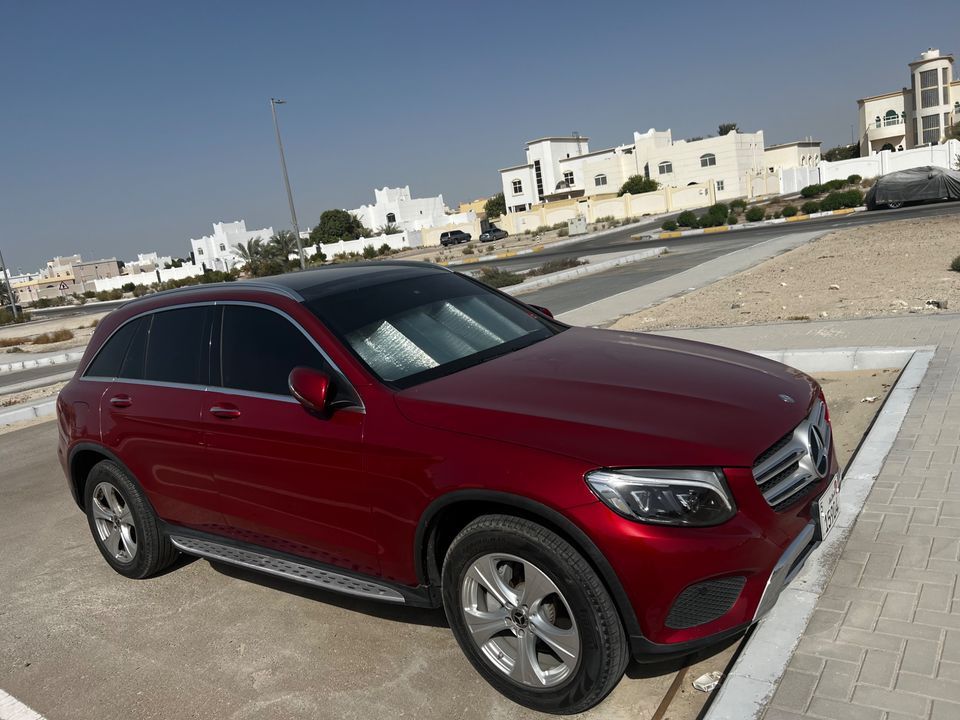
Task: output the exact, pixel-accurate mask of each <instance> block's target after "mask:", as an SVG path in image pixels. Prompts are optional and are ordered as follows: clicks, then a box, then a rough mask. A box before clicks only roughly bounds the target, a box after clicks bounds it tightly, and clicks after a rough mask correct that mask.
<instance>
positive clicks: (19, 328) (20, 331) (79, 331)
mask: <svg viewBox="0 0 960 720" xmlns="http://www.w3.org/2000/svg"><path fill="white" fill-rule="evenodd" d="M97 319H98V316H96V315H85V316H81V317H71V318H62V319H61V318H58V319H55V320H42V321H39V322H30V323H25V324H23V325H4V326H3V327H2V328H0V340H4V341H9V340H22V342H19V343H18V344H17V345H14V346H13V347H0V358H2V360H0V362H14V361H16V360H17V359H19V358H18V357H17V356H18V355H23V354H25V353H49V352H56V351H57V350H73V349H76V348H78V347H85V346H86V344H87V342H89V340H90V336H91V335H93V331H94V329H95V328H94V327H92V326H93V323H94V322H96V321H97ZM55 330H69V331H70V332H72V333H73V339H72V340H64V341H63V342H56V343H47V344H45V345H34V344H33V343H32V342H31V341H32V340H33V338H35V337H37V335H42V334H43V333H48V332H53V331H55ZM15 348H20V350H19V351H17V350H16V349H15Z"/></svg>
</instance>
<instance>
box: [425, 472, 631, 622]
mask: <svg viewBox="0 0 960 720" xmlns="http://www.w3.org/2000/svg"><path fill="white" fill-rule="evenodd" d="M494 514H495V515H512V516H514V517H520V518H525V519H527V520H531V521H533V522H536V523H539V524H541V525H543V526H544V527H546V528H548V529H549V530H552V531H553V532H555V533H556V534H557V535H559V536H560V537H562V538H563V539H564V540H566V541H567V542H568V543H570V544H571V545H572V546H573V547H574V548H576V550H577V551H578V552H579V553H580V554H581V555H583V557H584V558H585V559H586V560H587V562H588V563H590V565H591V566H592V567H593V569H594V570H595V571H596V573H597V574H598V575H599V576H600V579H601V581H602V582H603V584H604V586H605V587H606V588H607V591H608V592H609V593H610V597H611V598H613V602H614V605H615V606H616V608H617V612H618V614H619V615H620V619H621V621H622V622H623V626H624V630H625V631H626V633H627V635H630V636H640V635H642V632H641V630H640V624H639V622H638V621H637V616H636V613H635V612H634V610H633V605H632V604H631V603H630V599H629V598H628V597H627V593H626V591H625V590H624V589H623V585H622V584H621V583H620V579H619V578H618V577H617V574H616V572H615V571H614V570H613V568H612V567H611V565H610V563H609V562H608V561H607V559H606V557H604V555H603V553H602V552H600V549H599V548H598V547H597V546H596V545H595V544H594V543H593V541H592V540H591V539H590V538H589V536H587V534H586V533H585V532H584V531H583V530H581V529H580V527H579V526H577V525H576V524H575V523H574V522H572V521H571V520H570V519H569V518H567V517H566V516H564V515H563V514H562V513H560V512H558V511H556V510H554V509H553V508H551V507H548V506H546V505H544V504H542V503H539V502H537V501H535V500H531V499H529V498H526V497H523V496H520V495H513V494H511V493H505V492H498V491H495V490H456V491H453V492H450V493H447V494H446V495H443V496H441V497H439V498H437V499H435V500H434V501H433V502H432V503H430V505H428V506H427V508H426V510H424V512H423V514H422V515H421V516H420V522H419V523H418V524H417V530H416V535H415V539H414V561H415V568H416V574H417V579H418V581H419V582H420V583H421V584H423V585H427V586H430V587H434V588H439V587H440V570H441V566H442V563H443V556H444V555H445V554H446V549H447V548H448V547H449V546H450V543H451V542H452V541H453V538H454V537H455V536H456V535H457V533H459V532H460V530H462V529H463V527H464V526H465V525H467V524H468V523H469V522H471V521H472V520H474V519H476V518H478V517H480V516H482V515H494Z"/></svg>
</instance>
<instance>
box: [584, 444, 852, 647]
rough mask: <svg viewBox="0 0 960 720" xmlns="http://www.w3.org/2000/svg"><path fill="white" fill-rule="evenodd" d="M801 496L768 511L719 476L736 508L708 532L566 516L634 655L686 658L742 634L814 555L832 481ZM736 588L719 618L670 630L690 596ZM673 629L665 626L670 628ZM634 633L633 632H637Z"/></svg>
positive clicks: (590, 511)
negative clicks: (606, 575) (624, 603)
mask: <svg viewBox="0 0 960 720" xmlns="http://www.w3.org/2000/svg"><path fill="white" fill-rule="evenodd" d="M830 460H831V462H830V472H829V473H828V474H827V477H826V478H824V479H823V480H820V481H818V482H817V483H816V484H814V485H812V486H810V491H811V492H809V494H806V495H805V496H804V498H803V499H802V500H799V501H798V502H797V503H795V504H794V505H793V506H791V507H789V508H785V509H780V510H775V509H774V508H773V507H771V506H770V505H769V504H768V503H767V501H766V500H765V499H764V497H763V495H762V494H761V493H760V492H758V489H757V485H756V481H755V480H754V478H753V475H752V472H751V470H750V469H747V468H739V469H737V468H733V469H725V470H724V472H725V474H726V476H727V481H728V483H729V485H730V487H731V490H732V491H733V493H734V496H735V498H736V501H737V505H738V512H737V515H736V516H735V517H734V518H733V519H731V520H730V521H728V522H726V523H724V524H723V525H719V526H716V527H710V528H677V527H658V526H651V525H645V524H642V523H636V522H633V521H631V520H628V519H626V518H622V517H620V516H619V515H616V514H615V513H614V512H613V511H611V510H610V509H609V508H607V507H606V506H605V505H604V504H603V503H599V502H598V503H593V504H590V505H587V506H582V507H579V508H574V509H573V510H572V511H568V512H572V513H575V514H576V516H577V517H576V518H575V520H576V522H577V523H578V524H579V525H580V527H585V528H591V533H590V534H591V537H592V539H593V540H594V542H595V543H596V544H597V546H598V548H599V549H600V551H601V552H602V553H603V555H604V556H605V557H606V559H607V560H608V561H609V563H610V565H611V567H612V569H613V571H614V572H615V573H616V575H617V576H618V578H619V580H620V582H621V583H622V585H623V589H624V591H625V593H626V595H627V598H628V599H629V601H630V604H631V606H632V608H633V610H634V613H635V615H636V619H637V625H638V627H636V628H630V636H631V648H632V650H633V655H634V656H635V657H636V658H637V659H640V660H650V659H653V658H662V657H666V656H671V655H679V654H688V653H691V652H694V651H696V650H699V649H700V648H702V647H705V646H709V645H713V644H717V643H720V642H722V641H724V640H726V639H729V638H731V637H734V636H736V635H737V634H738V633H741V632H743V631H744V630H745V629H746V628H748V627H749V626H750V625H751V624H752V623H754V622H756V621H757V620H758V619H760V618H761V617H762V616H763V615H764V614H766V613H767V612H769V610H770V609H771V608H772V607H773V605H774V604H775V603H776V600H777V598H778V597H779V595H780V593H781V592H782V591H783V589H784V587H785V586H786V585H787V583H789V582H790V580H792V579H793V577H794V576H795V575H796V574H797V572H799V570H800V568H801V567H802V565H803V563H804V561H805V560H806V558H807V556H808V555H809V554H810V552H811V551H812V550H813V548H814V547H816V544H817V541H816V540H815V534H816V533H815V528H816V518H815V509H814V507H815V506H814V503H815V501H816V499H817V498H818V497H819V496H820V495H821V494H822V493H823V492H824V490H826V489H827V487H828V486H829V480H828V478H832V477H833V475H834V473H836V472H837V470H838V467H837V462H836V457H835V455H834V454H833V453H832V452H831V458H830ZM731 580H737V581H738V582H741V583H742V585H741V588H742V589H740V590H739V594H738V595H736V597H735V599H733V598H731V604H730V605H729V607H728V608H727V609H724V610H721V613H722V614H719V615H717V616H711V617H709V618H708V619H707V620H706V621H705V622H701V623H699V624H696V623H694V622H691V623H689V624H678V623H676V622H675V619H674V618H673V617H671V609H673V608H674V606H675V605H677V603H678V600H679V599H681V594H682V593H684V592H685V591H686V592H687V593H689V592H690V590H691V589H692V588H695V587H696V586H704V587H709V586H710V584H711V583H713V584H715V585H719V584H722V583H723V581H731ZM671 625H672V626H671ZM637 630H638V631H639V632H636V631H637Z"/></svg>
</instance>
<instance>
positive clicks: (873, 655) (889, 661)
mask: <svg viewBox="0 0 960 720" xmlns="http://www.w3.org/2000/svg"><path fill="white" fill-rule="evenodd" d="M899 665H900V654H899V653H894V652H886V651H884V650H867V656H866V657H865V658H864V659H863V665H861V666H860V676H859V677H858V678H857V682H861V683H866V684H868V685H880V686H881V687H885V688H892V687H893V681H894V678H895V677H896V675H897V669H898V666H899ZM829 670H830V664H829V663H828V664H827V672H829ZM818 692H819V691H818Z"/></svg>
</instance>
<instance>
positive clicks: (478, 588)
mask: <svg viewBox="0 0 960 720" xmlns="http://www.w3.org/2000/svg"><path fill="white" fill-rule="evenodd" d="M460 600H461V602H460V609H461V614H462V617H463V620H464V622H465V623H466V625H467V631H468V633H469V635H470V637H471V639H472V641H473V642H474V644H475V645H476V646H477V647H478V648H479V650H480V652H481V654H482V655H483V657H484V658H485V659H486V661H487V662H488V663H489V664H490V665H491V666H492V667H493V668H495V669H496V670H497V671H499V672H500V673H501V674H503V675H505V676H506V677H508V678H510V679H511V680H513V681H514V682H516V683H518V684H520V685H524V686H526V687H532V688H550V687H555V686H557V685H559V684H561V683H563V682H564V681H566V680H568V679H570V678H571V677H572V676H573V674H574V672H576V669H577V665H578V664H579V660H580V632H579V630H578V628H577V623H576V620H574V618H573V613H572V612H571V610H570V605H569V604H568V603H567V600H566V598H564V596H563V593H561V592H560V589H559V588H558V587H557V585H556V583H554V582H553V580H551V579H550V578H549V577H548V576H547V574H546V573H545V572H543V570H541V569H540V568H539V567H537V566H536V565H534V564H533V563H531V562H529V561H528V560H524V559H523V558H520V557H517V556H515V555H507V554H503V553H496V554H489V555H483V556H481V557H479V558H477V559H476V560H474V561H473V562H472V563H471V564H470V566H469V567H468V568H467V571H466V573H465V574H464V577H463V581H462V583H461V588H460Z"/></svg>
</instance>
